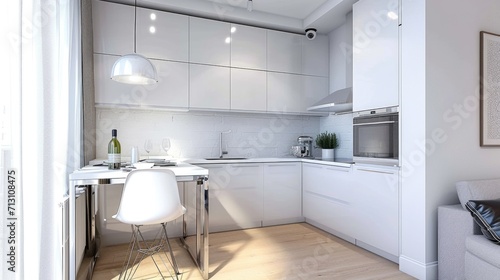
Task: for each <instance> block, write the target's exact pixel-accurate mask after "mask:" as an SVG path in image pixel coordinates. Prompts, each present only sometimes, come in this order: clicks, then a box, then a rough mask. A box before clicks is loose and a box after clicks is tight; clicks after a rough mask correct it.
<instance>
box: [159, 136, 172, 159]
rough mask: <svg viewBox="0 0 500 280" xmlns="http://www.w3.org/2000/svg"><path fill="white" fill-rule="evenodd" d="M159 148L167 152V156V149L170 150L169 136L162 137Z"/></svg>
mask: <svg viewBox="0 0 500 280" xmlns="http://www.w3.org/2000/svg"><path fill="white" fill-rule="evenodd" d="M161 148H162V149H163V150H164V151H165V152H166V153H167V156H168V150H170V139H169V138H163V140H161Z"/></svg>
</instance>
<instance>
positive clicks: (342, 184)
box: [302, 163, 355, 239]
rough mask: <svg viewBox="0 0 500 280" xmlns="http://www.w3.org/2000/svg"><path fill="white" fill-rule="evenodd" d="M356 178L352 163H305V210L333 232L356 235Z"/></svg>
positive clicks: (308, 215)
mask: <svg viewBox="0 0 500 280" xmlns="http://www.w3.org/2000/svg"><path fill="white" fill-rule="evenodd" d="M352 187H353V178H352V169H351V168H350V167H339V166H328V165H320V164H310V163H303V164H302V188H303V208H304V209H303V213H304V217H305V218H306V221H308V222H312V223H313V224H314V225H316V226H319V227H321V228H323V229H325V230H327V231H330V232H331V233H334V234H336V235H339V236H340V237H342V238H345V239H349V237H352V236H354V230H355V227H354V223H353V219H354V214H355V211H354V209H353V200H354V198H353V194H352Z"/></svg>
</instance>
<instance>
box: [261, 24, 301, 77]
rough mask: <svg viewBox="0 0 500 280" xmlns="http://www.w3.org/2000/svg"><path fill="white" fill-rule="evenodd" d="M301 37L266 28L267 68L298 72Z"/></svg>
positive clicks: (299, 71)
mask: <svg viewBox="0 0 500 280" xmlns="http://www.w3.org/2000/svg"><path fill="white" fill-rule="evenodd" d="M303 37H304V36H303V35H298V34H292V33H286V32H280V31H274V30H268V31H267V70H269V71H276V72H285V73H297V74H300V73H301V72H302V39H303Z"/></svg>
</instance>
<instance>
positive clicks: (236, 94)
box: [231, 68, 267, 112]
mask: <svg viewBox="0 0 500 280" xmlns="http://www.w3.org/2000/svg"><path fill="white" fill-rule="evenodd" d="M266 84H267V75H266V72H264V71H258V70H251V69H236V68H231V110H236V111H262V112H264V111H266V109H267V87H266Z"/></svg>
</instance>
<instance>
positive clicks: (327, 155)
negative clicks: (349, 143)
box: [321, 149, 335, 161]
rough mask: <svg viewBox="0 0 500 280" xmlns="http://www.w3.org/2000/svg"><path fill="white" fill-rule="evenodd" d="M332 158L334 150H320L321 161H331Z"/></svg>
mask: <svg viewBox="0 0 500 280" xmlns="http://www.w3.org/2000/svg"><path fill="white" fill-rule="evenodd" d="M334 156H335V149H321V159H323V160H331V161H333V158H334Z"/></svg>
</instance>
